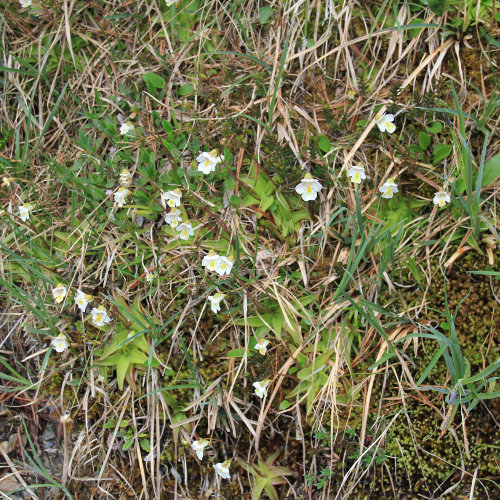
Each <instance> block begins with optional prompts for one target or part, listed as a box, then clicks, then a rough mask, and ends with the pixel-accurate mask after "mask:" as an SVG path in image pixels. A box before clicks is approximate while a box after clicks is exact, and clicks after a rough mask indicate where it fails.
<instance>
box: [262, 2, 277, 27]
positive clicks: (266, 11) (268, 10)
mask: <svg viewBox="0 0 500 500" xmlns="http://www.w3.org/2000/svg"><path fill="white" fill-rule="evenodd" d="M273 13H274V11H273V9H272V7H268V6H266V7H262V8H261V9H260V10H259V23H260V24H265V23H267V22H268V21H269V19H271V17H272V15H273Z"/></svg>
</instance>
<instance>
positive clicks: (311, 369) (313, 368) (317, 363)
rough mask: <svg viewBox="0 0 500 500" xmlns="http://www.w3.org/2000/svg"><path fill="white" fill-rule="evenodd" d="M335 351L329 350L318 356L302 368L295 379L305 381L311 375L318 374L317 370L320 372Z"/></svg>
mask: <svg viewBox="0 0 500 500" xmlns="http://www.w3.org/2000/svg"><path fill="white" fill-rule="evenodd" d="M334 351H335V349H330V350H329V351H327V352H325V353H323V354H321V355H319V356H318V357H316V358H315V359H314V361H313V362H312V363H311V364H310V365H309V366H307V367H306V368H303V369H302V370H300V371H299V373H297V377H298V379H299V380H305V379H307V378H309V377H311V375H312V374H313V373H316V372H318V371H319V370H322V369H323V367H324V366H325V365H326V364H327V362H328V360H329V359H330V358H331V356H332V354H333V353H334Z"/></svg>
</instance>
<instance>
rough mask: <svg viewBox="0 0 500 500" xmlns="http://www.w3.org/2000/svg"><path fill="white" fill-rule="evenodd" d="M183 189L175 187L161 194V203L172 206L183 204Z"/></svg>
mask: <svg viewBox="0 0 500 500" xmlns="http://www.w3.org/2000/svg"><path fill="white" fill-rule="evenodd" d="M181 198H182V191H181V190H180V189H174V190H173V191H167V192H165V193H162V194H161V203H162V205H163V206H164V207H166V205H165V203H166V204H167V205H168V206H169V207H170V208H174V207H179V206H180V205H181Z"/></svg>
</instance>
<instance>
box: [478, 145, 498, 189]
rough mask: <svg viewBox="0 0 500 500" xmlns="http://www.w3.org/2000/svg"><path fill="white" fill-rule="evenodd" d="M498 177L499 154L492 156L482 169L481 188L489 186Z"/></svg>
mask: <svg viewBox="0 0 500 500" xmlns="http://www.w3.org/2000/svg"><path fill="white" fill-rule="evenodd" d="M499 176H500V153H499V154H496V155H495V156H492V157H491V158H490V159H489V160H488V161H487V162H486V163H485V164H484V168H483V180H482V185H483V187H485V186H489V185H490V184H492V183H493V182H495V181H496V180H497V178H498V177H499Z"/></svg>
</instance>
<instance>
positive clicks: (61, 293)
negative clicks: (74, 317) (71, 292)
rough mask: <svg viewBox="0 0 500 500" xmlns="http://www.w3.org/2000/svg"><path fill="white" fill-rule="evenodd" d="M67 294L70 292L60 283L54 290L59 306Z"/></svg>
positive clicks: (53, 293)
mask: <svg viewBox="0 0 500 500" xmlns="http://www.w3.org/2000/svg"><path fill="white" fill-rule="evenodd" d="M67 293H68V290H66V287H65V286H64V285H63V284H61V283H58V284H57V285H56V287H55V288H53V289H52V296H53V297H54V300H55V301H56V303H57V304H60V303H61V302H62V301H63V300H64V297H66V294H67Z"/></svg>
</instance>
